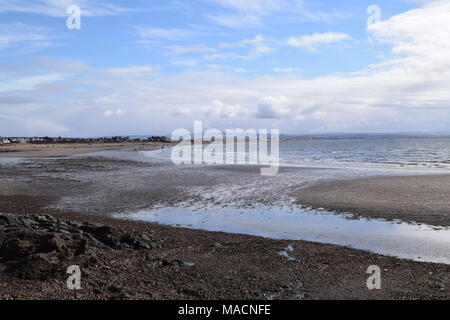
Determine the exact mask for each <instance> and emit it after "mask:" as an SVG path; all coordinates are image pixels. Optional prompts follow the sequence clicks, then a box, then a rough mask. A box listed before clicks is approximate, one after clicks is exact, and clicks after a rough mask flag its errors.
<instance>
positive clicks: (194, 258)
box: [0, 197, 450, 300]
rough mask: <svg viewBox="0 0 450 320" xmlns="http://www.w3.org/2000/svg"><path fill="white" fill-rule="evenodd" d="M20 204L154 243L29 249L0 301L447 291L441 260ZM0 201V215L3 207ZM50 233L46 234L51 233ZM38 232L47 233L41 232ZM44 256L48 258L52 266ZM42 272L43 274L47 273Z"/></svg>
mask: <svg viewBox="0 0 450 320" xmlns="http://www.w3.org/2000/svg"><path fill="white" fill-rule="evenodd" d="M17 200H19V199H17ZM0 201H1V202H4V199H1V198H0ZM20 201H25V202H27V203H30V204H31V202H34V207H35V209H34V212H36V213H39V212H41V213H40V214H50V216H52V217H55V218H57V219H61V220H60V221H61V222H60V223H59V224H64V221H67V222H70V223H83V224H84V223H89V224H94V225H95V226H102V225H105V226H108V228H111V227H112V228H114V229H115V230H118V231H119V232H121V233H123V234H130V235H132V236H133V237H137V238H141V237H145V239H149V240H150V241H151V242H152V243H156V244H157V245H156V246H155V247H154V248H151V249H141V250H134V249H128V250H123V249H122V250H106V251H105V250H100V249H97V248H94V247H90V246H88V248H87V250H86V252H85V253H83V254H81V255H77V256H71V257H70V259H67V260H64V259H62V260H61V259H60V260H57V262H54V260H55V257H57V256H58V255H57V254H56V253H54V252H50V253H37V254H33V255H32V256H31V257H34V256H39V257H40V258H39V259H44V260H43V261H45V262H46V263H47V264H44V266H42V265H38V271H37V272H41V273H38V274H37V275H36V273H32V274H28V273H25V274H23V273H20V274H15V273H12V274H10V273H5V272H4V271H3V272H1V273H0V279H1V280H2V282H3V283H4V286H2V287H0V297H2V298H3V299H57V300H59V299H76V300H80V299H81V300H83V299H119V300H123V299H125V300H127V299H149V300H153V299H169V300H172V299H175V300H177V299H188V300H191V299H193V300H203V299H219V300H221V299H249V300H272V299H275V300H278V299H282V300H315V299H355V300H361V299H371V300H372V299H374V300H378V299H442V300H448V298H449V297H450V288H449V286H448V281H449V280H450V267H449V266H448V265H444V264H436V263H424V262H415V261H411V260H405V259H398V258H395V257H388V256H383V255H380V254H374V253H371V252H368V251H363V250H356V249H352V248H348V247H343V246H337V245H331V244H321V243H316V242H309V241H301V240H273V239H267V238H261V237H256V236H248V235H243V234H228V233H224V232H208V231H202V230H192V229H186V228H176V227H170V226H165V225H159V224H154V223H146V222H138V221H130V220H123V219H116V218H111V217H106V216H98V215H86V214H77V213H73V212H56V211H53V212H52V211H49V210H48V209H45V208H40V209H37V208H38V207H40V205H41V204H44V203H45V202H46V201H47V200H46V199H37V198H35V199H32V200H31V199H25V198H23V197H22V198H21V199H20ZM41 201H43V202H42V203H40V202H41ZM13 203H14V201H10V204H13ZM2 204H3V203H2ZM0 207H1V208H2V210H1V211H3V210H4V209H3V208H4V206H3V205H0ZM44 207H45V206H44ZM9 212H12V211H11V209H10V210H9ZM12 214H14V213H12ZM0 218H1V215H0ZM21 232H22V234H28V233H27V232H31V231H27V229H23V230H21ZM32 232H38V233H39V232H43V231H42V230H35V231H32ZM55 234H57V233H51V234H50V235H51V237H55ZM44 235H46V237H48V235H47V233H44ZM57 239H58V241H57V243H58V246H61V247H62V248H64V247H65V242H63V241H61V239H60V238H57ZM291 248H292V249H291ZM0 250H1V249H0ZM283 252H285V253H286V254H287V256H285V255H284V254H282V253H283ZM47 256H48V257H47ZM50 257H52V258H53V259H52V260H51V259H50ZM288 257H289V258H294V259H295V260H291V259H288ZM29 261H30V260H29V259H25V261H24V262H23V263H26V265H25V270H29V267H27V266H28V264H29V263H30V262H29ZM31 261H33V260H31ZM48 261H52V264H51V266H52V269H50V268H49V266H48ZM68 264H70V265H72V264H80V265H81V268H82V272H83V273H82V274H83V275H84V278H82V290H80V291H76V292H74V291H71V290H68V289H67V288H66V287H65V279H66V275H65V268H66V265H68ZM370 265H378V266H380V268H381V269H382V270H383V271H382V276H383V278H382V279H383V287H382V289H381V290H368V289H367V287H366V281H367V277H368V275H367V268H368V267H369V266H370ZM39 266H40V269H39ZM0 268H1V270H5V265H4V263H0ZM22 269H23V268H22ZM48 270H52V272H53V273H51V274H48V273H47V271H48ZM36 277H37V278H36Z"/></svg>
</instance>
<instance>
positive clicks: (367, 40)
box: [0, 0, 450, 136]
mask: <svg viewBox="0 0 450 320" xmlns="http://www.w3.org/2000/svg"><path fill="white" fill-rule="evenodd" d="M73 4H75V5H78V6H79V7H80V9H81V10H82V14H81V29H80V30H69V29H68V28H67V27H66V20H67V19H68V14H67V12H66V9H67V7H69V6H70V5H73ZM371 5H376V6H378V7H379V8H380V10H381V21H380V22H379V23H376V24H375V25H372V26H370V27H368V26H367V20H368V18H369V14H367V12H366V10H367V8H368V7H369V6H371ZM449 19H450V12H449V6H448V4H447V1H406V0H389V1H365V0H358V1H350V0H344V1H329V0H328V1H324V0H322V1H319V0H317V1H312V0H311V1H310V0H304V1H302V0H247V1H245V0H241V1H238V0H195V1H172V0H161V1H160V0H132V1H126V2H125V1H106V0H89V1H87V0H78V1H75V0H31V1H29V0H0V122H2V126H1V127H0V135H6V136H7V135H43V134H48V135H78V136H79V135H102V134H153V133H164V134H167V133H170V132H171V131H172V130H174V129H176V128H178V127H190V126H191V125H192V122H193V120H204V121H205V122H206V126H207V127H219V128H226V127H230V126H231V127H236V126H240V127H255V128H260V127H261V128H265V127H274V128H280V129H281V131H282V132H284V133H315V132H395V131H426V132H450V130H449V128H450V127H449V123H448V121H447V120H449V119H450V118H449V113H448V111H447V110H448V106H449V104H448V102H449V101H450V97H448V96H447V94H446V92H445V91H448V90H445V88H443V87H441V86H442V85H443V83H445V81H447V78H446V76H447V73H448V71H449V70H448V67H449V62H450V61H448V60H447V59H446V58H443V56H444V53H446V52H447V50H448V45H447V44H446V42H448V34H449V33H446V32H444V31H446V30H448V28H449V27H448V23H444V22H445V21H449ZM439 52H440V54H439ZM431 63H433V65H429V64H431ZM436 70H440V72H439V73H438V74H437V73H436Z"/></svg>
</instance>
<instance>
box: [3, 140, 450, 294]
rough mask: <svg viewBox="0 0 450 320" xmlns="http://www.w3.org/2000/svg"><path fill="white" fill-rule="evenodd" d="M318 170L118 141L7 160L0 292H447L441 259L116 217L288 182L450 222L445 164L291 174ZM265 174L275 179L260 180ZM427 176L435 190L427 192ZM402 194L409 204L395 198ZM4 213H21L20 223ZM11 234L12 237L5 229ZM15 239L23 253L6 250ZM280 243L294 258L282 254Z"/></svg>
mask: <svg viewBox="0 0 450 320" xmlns="http://www.w3.org/2000/svg"><path fill="white" fill-rule="evenodd" d="M127 147H128V146H127ZM50 149H51V148H50ZM127 149H129V148H127ZM80 150H84V149H83V148H82V149H80ZM55 152H56V151H55ZM58 152H60V151H58ZM11 154H13V153H11ZM316 170H322V169H314V168H305V169H302V168H283V169H282V170H281V171H280V176H278V177H273V178H267V179H264V180H261V179H262V178H261V177H260V176H259V174H258V171H257V170H254V168H251V167H213V168H207V167H195V166H192V167H190V166H188V167H174V166H173V165H171V164H168V163H166V162H163V161H153V160H152V161H146V160H144V158H142V157H141V156H140V154H139V153H138V152H132V151H123V150H116V151H108V152H106V153H105V152H99V153H97V154H96V155H90V156H89V157H84V156H77V157H60V158H56V159H55V158H41V159H26V158H24V159H22V160H18V161H16V160H13V161H6V162H2V164H1V166H0V213H2V214H3V217H2V216H0V229H1V230H3V231H2V232H1V233H0V234H1V237H0V242H1V243H2V245H1V246H0V252H1V253H2V255H3V256H4V257H8V258H4V259H2V261H0V269H1V270H2V272H1V273H0V277H1V282H2V286H0V297H1V298H3V299H443V300H445V299H449V297H450V286H449V281H450V266H449V265H446V264H437V263H423V262H416V261H411V260H404V259H398V258H395V257H388V256H383V255H380V254H375V253H370V252H367V251H363V250H356V249H352V248H348V247H343V246H336V245H331V244H323V243H315V242H308V241H299V240H272V239H267V238H262V237H255V236H249V235H240V234H227V233H223V232H208V231H201V230H191V229H186V228H176V227H170V226H164V225H159V224H154V223H144V222H138V221H131V220H121V219H117V218H115V217H114V214H116V213H121V212H122V213H126V212H134V211H138V210H142V209H145V208H152V207H155V206H172V205H180V204H183V205H194V204H196V205H198V204H203V203H214V204H215V205H228V204H229V203H237V204H239V206H247V205H251V204H255V203H264V204H266V205H270V204H274V203H278V202H279V201H284V199H285V198H284V195H286V196H287V195H288V194H289V195H290V194H291V193H293V195H294V196H295V198H296V199H297V201H299V203H303V202H304V203H305V204H310V205H317V206H322V207H328V206H329V207H330V208H336V209H342V210H345V211H349V210H351V211H354V212H355V213H361V214H362V212H364V215H367V216H369V217H373V218H386V219H394V218H395V219H396V218H405V219H406V220H414V221H419V222H420V221H421V222H430V223H431V222H434V223H436V224H437V223H438V224H437V225H442V226H444V225H448V221H449V220H448V215H447V214H446V211H445V206H446V202H445V199H444V194H445V193H446V192H447V190H448V189H447V188H448V186H449V185H448V184H447V183H446V178H447V176H427V177H390V178H370V179H366V180H350V181H346V182H335V183H326V184H321V183H318V184H317V186H315V187H310V188H304V186H303V184H301V183H299V180H298V179H299V178H298V177H300V176H303V177H308V175H310V174H311V173H312V172H316ZM324 172H326V171H324ZM289 177H290V178H289ZM288 178H289V179H288ZM387 181H388V182H387ZM267 184H269V185H270V190H271V191H269V189H264V188H263V186H264V185H267ZM380 185H383V186H384V185H385V186H386V187H384V188H381V187H380ZM249 186H252V188H250V187H249ZM257 186H260V187H261V188H259V189H258V187H257ZM398 186H399V187H398ZM419 186H420V187H419ZM363 188H365V189H363ZM427 188H429V189H430V190H429V191H428V192H425V193H424V192H423V189H425V190H427ZM431 188H434V189H431ZM435 189H437V191H439V192H438V193H436V190H435ZM283 190H284V191H283ZM369 190H373V191H370V192H369ZM331 195H333V196H331ZM383 197H386V199H387V201H388V205H387V206H386V207H381V205H379V202H381V200H380V199H383ZM429 197H431V198H429ZM286 199H287V198H286ZM314 199H316V200H317V202H315V201H313V200H314ZM323 199H327V201H328V200H330V202H326V201H324V200H323ZM333 199H334V200H333ZM339 199H341V201H342V199H346V200H345V201H344V202H339V201H338V200H339ZM347 199H350V200H347ZM408 199H415V201H417V203H416V202H411V203H409V202H408ZM319 200H320V201H319ZM358 200H359V201H358ZM421 200H422V201H421ZM426 200H427V201H426ZM438 200H442V201H438ZM333 201H334V202H333ZM404 202H407V203H408V205H405V204H401V203H404ZM333 203H336V204H342V203H344V204H345V205H346V206H344V205H342V206H341V207H339V206H338V205H336V206H334V205H332V204H333ZM350 205H351V206H350ZM447 207H448V206H447ZM390 208H394V210H389V209H390ZM408 208H415V210H414V211H411V212H412V215H408V212H410V211H409V209H408ZM402 210H403V211H402ZM4 214H11V215H13V217H16V216H17V217H19V216H25V218H23V217H22V218H20V219H22V220H20V221H22V222H20V223H18V222H15V221H16V220H15V219H14V218H11V216H6V217H5V216H4ZM33 214H34V215H40V216H32V215H33ZM42 215H50V216H51V217H47V216H44V217H42ZM26 216H28V217H29V218H26ZM54 219H60V220H58V221H57V220H54ZM2 221H7V222H3V223H2ZM11 221H13V222H11ZM36 221H38V222H36ZM39 221H40V222H39ZM42 221H43V222H42ZM61 226H64V227H61ZM102 226H109V227H111V228H112V229H110V228H109V227H108V228H106V227H102ZM2 228H3V229H2ZM80 230H83V231H84V232H80ZM86 230H87V231H86ZM89 230H90V231H89ZM11 234H14V237H15V238H17V239H18V240H17V241H16V242H13V243H12V242H11V241H6V239H8V238H11V236H8V235H11ZM11 248H13V249H14V252H20V253H21V255H20V256H11V257H10V256H8V255H7V254H6V253H8V252H11ZM286 248H289V249H286ZM291 249H292V250H291ZM283 251H284V252H287V253H288V256H289V257H292V258H294V259H287V258H286V256H283V255H280V254H279V253H280V252H283ZM72 264H77V265H80V266H81V269H82V272H83V281H82V286H83V289H82V290H79V291H70V290H68V289H67V287H66V285H65V281H66V279H67V275H66V273H65V270H66V268H67V266H68V265H72ZM370 265H378V266H380V268H381V269H382V272H383V287H382V289H381V290H368V289H367V287H366V281H367V278H368V275H367V272H366V271H367V268H368V267H369V266H370Z"/></svg>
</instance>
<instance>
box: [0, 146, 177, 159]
mask: <svg viewBox="0 0 450 320" xmlns="http://www.w3.org/2000/svg"><path fill="white" fill-rule="evenodd" d="M165 145H168V144H162V143H159V142H123V143H71V144H13V145H7V146H0V158H2V157H4V158H25V159H26V158H47V157H66V156H74V155H80V154H86V153H94V152H99V151H107V150H125V149H130V148H140V149H141V150H143V151H151V150H155V149H157V148H160V147H161V146H165Z"/></svg>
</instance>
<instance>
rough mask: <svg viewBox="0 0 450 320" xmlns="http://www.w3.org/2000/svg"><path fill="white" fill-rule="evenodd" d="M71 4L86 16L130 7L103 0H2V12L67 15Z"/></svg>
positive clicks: (107, 13)
mask: <svg viewBox="0 0 450 320" xmlns="http://www.w3.org/2000/svg"><path fill="white" fill-rule="evenodd" d="M70 5H78V6H79V7H80V9H81V12H82V14H83V15H84V16H106V15H117V14H122V13H125V12H129V11H130V9H126V8H124V7H121V6H118V5H114V4H111V3H108V2H107V1H103V0H33V1H29V0H0V12H23V13H32V14H41V15H47V16H51V17H66V16H67V13H66V10H67V8H68V7H69V6H70Z"/></svg>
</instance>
